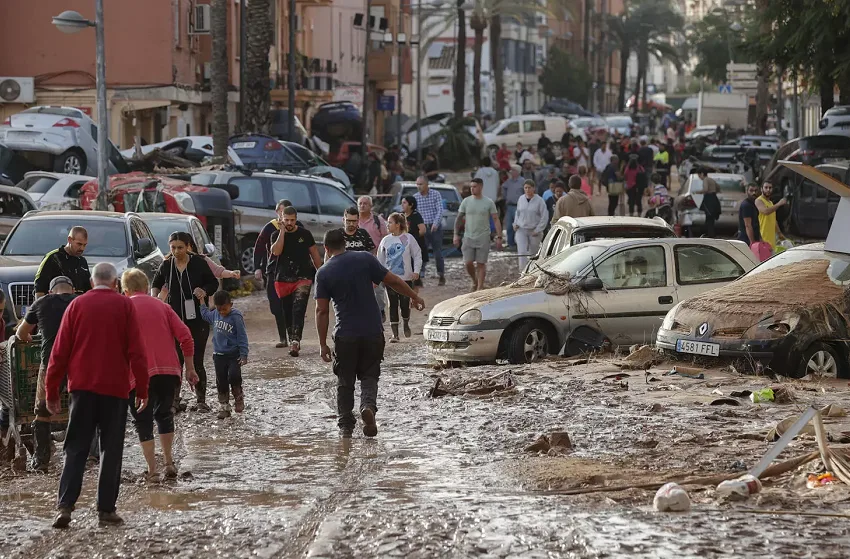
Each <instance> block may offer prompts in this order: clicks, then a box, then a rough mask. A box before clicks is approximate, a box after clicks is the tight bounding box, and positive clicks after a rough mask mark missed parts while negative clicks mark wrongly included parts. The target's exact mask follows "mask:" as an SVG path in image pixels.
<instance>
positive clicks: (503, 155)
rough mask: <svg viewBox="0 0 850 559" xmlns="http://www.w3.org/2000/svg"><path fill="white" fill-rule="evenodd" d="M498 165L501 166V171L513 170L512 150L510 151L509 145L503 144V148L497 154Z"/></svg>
mask: <svg viewBox="0 0 850 559" xmlns="http://www.w3.org/2000/svg"><path fill="white" fill-rule="evenodd" d="M496 163H498V164H499V169H502V170H503V171H510V170H511V150H509V149H508V144H502V147H501V148H499V151H497V152H496Z"/></svg>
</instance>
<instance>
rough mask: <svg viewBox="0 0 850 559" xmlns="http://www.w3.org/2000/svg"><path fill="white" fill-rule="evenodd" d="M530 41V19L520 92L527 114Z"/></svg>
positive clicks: (526, 29) (523, 109)
mask: <svg viewBox="0 0 850 559" xmlns="http://www.w3.org/2000/svg"><path fill="white" fill-rule="evenodd" d="M529 47H530V45H529V43H528V21H525V46H524V48H523V49H522V54H523V56H522V87H521V88H520V90H519V94H520V95H521V96H522V114H525V100H526V98H527V97H528V90H527V89H526V86H527V83H528V79H527V78H528V75H527V74H528V54H529V53H528V51H529Z"/></svg>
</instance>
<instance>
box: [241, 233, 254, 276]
mask: <svg viewBox="0 0 850 559" xmlns="http://www.w3.org/2000/svg"><path fill="white" fill-rule="evenodd" d="M256 240H257V239H256V238H255V237H246V238H244V239H242V252H241V254H240V255H239V266H240V267H241V268H242V275H248V276H250V275H251V274H253V273H254V243H255V242H256Z"/></svg>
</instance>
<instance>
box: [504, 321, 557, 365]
mask: <svg viewBox="0 0 850 559" xmlns="http://www.w3.org/2000/svg"><path fill="white" fill-rule="evenodd" d="M550 330H551V329H550V328H548V327H547V325H546V324H545V323H544V322H542V321H540V320H524V321H522V322H520V323H519V324H517V325H516V326H515V327H514V328H513V329H512V330H511V332H510V338H509V340H508V348H507V352H508V362H509V363H511V364H513V365H520V364H523V363H533V362H534V361H538V360H540V359H541V358H543V357H546V356H547V355H549V353H550V351H551V346H552V344H553V341H552V340H551V337H552V334H551V331H550Z"/></svg>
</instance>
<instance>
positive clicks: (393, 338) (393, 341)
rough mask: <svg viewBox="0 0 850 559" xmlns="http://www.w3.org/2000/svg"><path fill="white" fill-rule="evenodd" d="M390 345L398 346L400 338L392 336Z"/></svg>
mask: <svg viewBox="0 0 850 559" xmlns="http://www.w3.org/2000/svg"><path fill="white" fill-rule="evenodd" d="M390 343H391V344H397V343H398V336H392V337H391V338H390Z"/></svg>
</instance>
